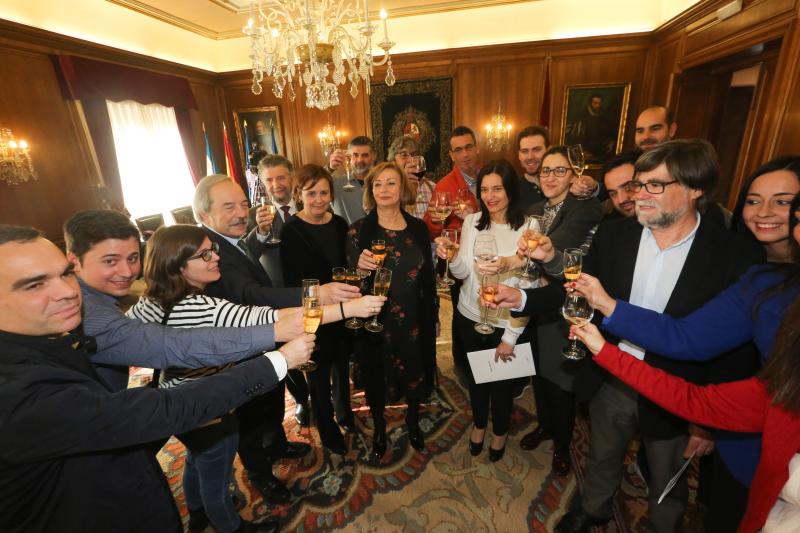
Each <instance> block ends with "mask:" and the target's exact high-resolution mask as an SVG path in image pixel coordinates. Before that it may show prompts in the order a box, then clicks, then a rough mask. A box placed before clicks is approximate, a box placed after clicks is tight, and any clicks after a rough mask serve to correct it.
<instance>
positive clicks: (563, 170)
mask: <svg viewBox="0 0 800 533" xmlns="http://www.w3.org/2000/svg"><path fill="white" fill-rule="evenodd" d="M568 170H572V169H571V168H567V167H555V168H550V167H542V168H541V169H540V170H539V175H540V176H541V177H543V178H546V177H547V176H549V175H550V173H551V172H552V173H553V174H555V176H556V177H557V178H563V177H564V176H566V175H567V171H568Z"/></svg>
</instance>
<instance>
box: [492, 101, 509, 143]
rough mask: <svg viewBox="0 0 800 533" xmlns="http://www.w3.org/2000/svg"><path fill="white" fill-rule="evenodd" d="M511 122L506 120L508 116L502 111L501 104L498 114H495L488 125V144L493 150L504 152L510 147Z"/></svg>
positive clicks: (498, 107)
mask: <svg viewBox="0 0 800 533" xmlns="http://www.w3.org/2000/svg"><path fill="white" fill-rule="evenodd" d="M511 129H512V127H511V124H509V123H507V122H506V117H505V115H503V114H502V113H500V106H499V105H498V106H497V114H496V115H494V116H493V117H492V118H491V119H490V120H489V123H488V124H487V125H486V144H487V145H488V147H489V150H490V151H492V152H502V151H503V150H505V149H506V148H508V143H509V137H510V136H511Z"/></svg>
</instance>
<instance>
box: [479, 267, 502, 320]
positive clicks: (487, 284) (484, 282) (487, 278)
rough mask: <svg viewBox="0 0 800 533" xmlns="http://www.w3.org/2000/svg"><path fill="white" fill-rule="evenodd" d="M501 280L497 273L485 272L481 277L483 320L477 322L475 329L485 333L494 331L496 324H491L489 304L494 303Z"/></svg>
mask: <svg viewBox="0 0 800 533" xmlns="http://www.w3.org/2000/svg"><path fill="white" fill-rule="evenodd" d="M499 282H500V280H499V278H498V276H497V274H485V275H483V276H482V277H481V294H480V304H481V321H480V322H478V323H477V324H475V331H477V332H478V333H481V334H483V335H490V334H492V333H494V326H493V325H491V324H489V304H491V303H494V297H495V295H496V294H497V285H498V283H499Z"/></svg>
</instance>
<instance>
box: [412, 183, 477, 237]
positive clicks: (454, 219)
mask: <svg viewBox="0 0 800 533" xmlns="http://www.w3.org/2000/svg"><path fill="white" fill-rule="evenodd" d="M458 189H467V190H470V188H469V186H468V185H467V182H466V181H465V180H464V176H462V175H461V171H460V170H458V167H453V170H452V172H450V174H447V175H446V176H444V177H443V178H442V179H440V180H439V181H438V182H437V183H436V187H435V188H434V189H433V196H432V197H431V203H430V205H433V203H434V202H435V201H436V193H437V192H449V193H450V196H451V197H452V200H453V202H454V203H455V201H456V200H457V197H458ZM467 201H468V202H469V205H470V207H472V212H473V213H474V212H476V211H477V210H478V199H477V198H475V194H474V193H472V191H470V195H469V196H468V197H467ZM423 220H424V221H425V224H426V225H427V226H428V233H430V234H431V239H435V238H436V237H438V236H439V235H441V234H442V230H444V228H447V229H461V224H463V223H464V221H463V220H462V219H461V218H459V217H458V215H456V214H455V213H453V214H451V215H450V216H449V217H447V219H445V221H444V224H437V223H436V222H433V221H432V220H431V215H430V212H427V213H425V217H424V218H423Z"/></svg>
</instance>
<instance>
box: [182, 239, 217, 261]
mask: <svg viewBox="0 0 800 533" xmlns="http://www.w3.org/2000/svg"><path fill="white" fill-rule="evenodd" d="M211 254H219V244H217V243H215V242H212V243H211V248H206V249H204V250H200V251H199V252H197V253H196V254H194V255H193V256H192V257H190V258H189V259H187V261H191V260H192V259H202V260H203V261H205V262H206V263H208V262H209V261H211Z"/></svg>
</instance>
